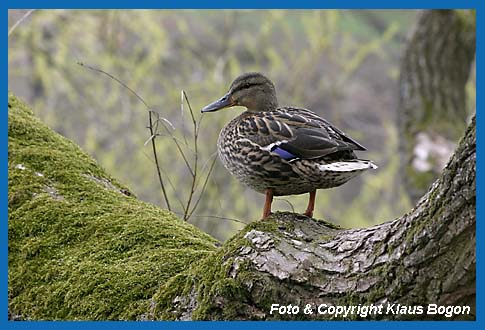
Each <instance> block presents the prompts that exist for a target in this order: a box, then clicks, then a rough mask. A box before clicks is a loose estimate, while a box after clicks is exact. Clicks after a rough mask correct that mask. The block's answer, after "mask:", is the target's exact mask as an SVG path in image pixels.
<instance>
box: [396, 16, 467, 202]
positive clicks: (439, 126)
mask: <svg viewBox="0 0 485 330" xmlns="http://www.w3.org/2000/svg"><path fill="white" fill-rule="evenodd" d="M474 58H475V12H474V11H472V10H428V11H424V12H423V13H422V15H421V17H420V18H419V21H418V23H417V26H416V29H415V32H414V34H413V35H412V38H411V39H410V40H409V43H408V46H407V49H406V51H405V53H404V56H403V59H402V64H401V77H400V82H399V93H400V99H399V111H398V127H399V132H400V143H401V145H400V154H401V159H402V162H401V164H402V168H401V171H400V172H401V174H402V181H403V184H404V187H405V190H406V191H407V193H408V195H409V197H410V199H411V201H412V202H413V204H414V203H416V201H417V200H418V199H419V198H420V197H421V196H422V195H423V194H424V193H425V192H426V190H427V189H428V187H429V185H430V184H431V183H432V182H433V181H434V180H435V179H436V178H437V177H438V176H439V175H440V173H441V171H442V169H443V167H444V165H445V164H446V162H447V161H448V159H449V156H450V155H451V154H452V152H453V150H454V149H455V146H456V143H457V142H458V139H459V138H460V137H461V136H462V134H463V132H464V131H465V128H466V121H467V116H468V114H467V110H466V91H465V86H466V83H467V81H468V77H469V74H470V69H471V67H472V64H473V61H474Z"/></svg>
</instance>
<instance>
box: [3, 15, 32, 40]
mask: <svg viewBox="0 0 485 330" xmlns="http://www.w3.org/2000/svg"><path fill="white" fill-rule="evenodd" d="M34 11H35V9H30V10H29V11H28V12H26V13H25V14H24V15H23V16H22V17H20V18H19V20H18V21H17V22H15V24H14V25H12V27H11V28H10V30H8V35H7V37H10V35H11V34H12V32H13V31H15V29H16V28H17V26H19V25H20V24H22V22H23V21H25V19H26V18H27V17H29V16H30V14H32V13H33V12H34Z"/></svg>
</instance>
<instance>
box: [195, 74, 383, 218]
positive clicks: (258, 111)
mask: <svg viewBox="0 0 485 330" xmlns="http://www.w3.org/2000/svg"><path fill="white" fill-rule="evenodd" d="M237 105H239V106H244V107H246V108H247V111H245V112H243V113H242V114H240V115H239V116H237V117H236V118H234V119H233V120H231V121H230V122H229V124H227V125H226V126H225V127H224V128H223V129H222V131H221V133H220V134H219V139H218V141H217V148H218V153H219V158H220V159H221V160H222V163H223V164H224V167H225V168H226V169H227V170H228V171H229V172H231V174H232V175H234V176H235V177H236V178H238V179H239V180H240V181H241V182H243V183H244V184H246V185H248V186H249V187H251V188H252V189H254V190H256V191H258V192H260V193H265V194H266V202H265V204H264V210H263V219H264V218H266V217H268V216H269V215H270V214H271V203H272V201H273V196H283V195H298V194H303V193H310V199H309V202H308V207H307V209H306V211H305V213H304V214H305V215H306V216H309V217H312V216H313V209H314V205H315V196H316V190H317V189H327V188H332V187H337V186H340V185H342V184H344V183H345V182H347V181H349V180H350V179H352V178H354V177H355V176H357V175H358V174H360V173H361V172H363V171H365V170H368V169H371V168H373V169H374V168H377V166H376V165H374V163H372V162H371V161H369V160H361V159H357V157H356V156H355V154H354V150H366V149H365V148H364V147H363V146H362V145H360V144H359V143H358V142H356V141H355V140H353V139H352V138H350V137H349V136H348V135H347V134H345V133H344V132H342V131H341V130H340V129H338V128H337V127H335V126H333V125H332V124H330V123H329V122H328V121H326V120H325V119H323V118H320V117H319V116H318V115H316V114H315V113H313V112H312V111H310V110H307V109H302V108H293V107H281V108H278V101H277V100H276V92H275V88H274V85H273V83H272V82H271V81H270V80H269V79H268V78H266V77H265V76H263V75H262V74H261V73H257V72H250V73H245V74H243V75H241V76H239V77H237V78H236V80H234V82H233V83H232V84H231V87H230V88H229V91H228V92H227V93H226V95H224V96H223V97H222V98H220V99H219V100H217V101H215V102H213V103H211V104H209V105H207V106H205V107H204V108H203V109H202V110H201V111H202V112H212V111H217V110H220V109H223V108H227V107H232V106H237Z"/></svg>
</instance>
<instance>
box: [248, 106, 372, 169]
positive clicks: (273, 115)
mask: <svg viewBox="0 0 485 330" xmlns="http://www.w3.org/2000/svg"><path fill="white" fill-rule="evenodd" d="M242 124H243V125H241V126H240V127H241V128H242V129H241V130H240V132H239V134H240V135H241V136H244V137H245V138H247V139H249V140H251V141H252V142H253V143H256V144H258V145H259V146H260V147H261V148H262V149H264V150H269V151H272V152H275V153H277V154H279V155H280V156H281V157H282V158H284V159H287V160H292V159H315V158H321V157H325V156H328V155H331V154H334V153H338V152H352V151H353V150H366V149H365V148H364V147H363V146H362V145H361V144H360V143H358V142H357V141H355V140H354V139H352V138H351V137H349V136H348V135H347V134H345V133H344V132H343V131H341V130H340V129H338V128H337V127H335V126H334V125H332V124H330V123H329V122H328V121H326V120H325V119H323V118H321V117H319V116H318V115H317V114H315V113H314V112H312V111H310V110H307V109H302V108H292V107H284V108H278V109H277V110H275V111H271V112H258V113H250V114H248V115H246V116H245V117H244V119H243V123H242ZM354 157H355V156H354Z"/></svg>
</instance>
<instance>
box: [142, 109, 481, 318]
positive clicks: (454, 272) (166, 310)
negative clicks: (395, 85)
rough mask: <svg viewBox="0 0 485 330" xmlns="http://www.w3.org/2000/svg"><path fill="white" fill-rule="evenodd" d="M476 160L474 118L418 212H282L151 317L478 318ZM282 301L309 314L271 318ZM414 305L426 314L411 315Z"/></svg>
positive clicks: (158, 304)
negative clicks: (339, 217) (382, 215)
mask: <svg viewBox="0 0 485 330" xmlns="http://www.w3.org/2000/svg"><path fill="white" fill-rule="evenodd" d="M475 159H476V153H475V119H474V118H473V120H472V123H471V124H470V125H469V127H468V129H467V131H466V135H465V137H464V138H463V139H462V141H461V143H460V145H459V147H458V148H457V150H456V152H455V154H454V155H453V157H452V159H451V160H450V162H449V163H448V165H447V166H446V168H445V170H444V171H443V173H442V175H441V177H440V178H439V179H438V180H437V181H436V182H435V183H434V184H433V185H432V187H431V189H430V190H429V191H428V193H427V194H426V195H425V196H424V197H423V198H422V199H421V200H420V201H419V203H418V204H417V206H416V207H415V208H414V209H413V210H412V211H411V212H410V213H409V214H406V215H404V216H402V217H401V218H398V219H395V220H393V221H389V222H386V223H384V224H381V225H377V226H374V227H371V228H364V229H350V230H346V229H341V228H336V227H335V226H333V225H331V224H329V223H326V222H323V221H318V220H314V219H309V218H307V217H304V216H299V215H295V214H290V213H277V214H275V215H274V216H272V217H271V218H269V219H267V220H265V221H259V222H256V223H253V224H251V225H249V226H248V227H247V228H246V229H245V230H243V231H242V232H241V233H240V234H238V235H237V236H236V237H235V238H233V239H232V240H230V241H229V242H227V243H226V244H225V245H224V246H223V247H222V249H221V250H220V251H218V252H217V253H216V254H215V255H212V256H210V257H208V258H207V259H205V260H203V261H201V262H200V263H199V264H198V265H197V266H195V267H192V268H191V269H190V270H189V271H186V272H184V273H181V274H179V275H177V276H175V277H174V278H172V280H171V281H169V282H168V283H167V284H166V285H165V286H163V287H162V288H161V289H160V290H159V292H158V294H157V295H156V296H155V298H154V302H155V303H154V310H152V312H151V317H152V318H163V319H167V318H168V319H182V320H183V319H280V318H283V319H314V318H318V319H328V318H332V317H330V316H329V315H319V314H318V313H314V314H313V315H305V314H304V313H303V308H304V306H305V305H306V304H313V305H314V306H319V305H321V304H327V305H333V306H351V305H354V306H358V305H359V304H362V305H370V304H374V305H383V306H384V307H383V313H382V314H376V315H368V316H367V317H366V318H367V319H369V318H375V319H425V320H428V319H474V318H475V260H476V257H475V206H476V202H475V196H476V193H475V173H476V170H475ZM272 304H280V305H289V304H292V305H293V306H295V305H298V306H299V307H300V313H299V314H297V315H278V314H274V313H273V314H270V311H271V306H272ZM392 304H395V305H392ZM398 304H400V306H399V305H398ZM429 304H437V305H443V306H445V305H446V306H470V314H466V315H462V314H459V315H453V316H452V317H446V316H444V315H429V314H427V312H428V309H427V308H428V305H429ZM388 306H391V307H392V306H393V307H392V310H391V311H389V310H388V309H387V308H388ZM402 306H404V307H402ZM413 306H422V308H423V310H422V314H419V313H418V314H410V311H413V310H414V307H413ZM399 307H400V308H401V309H399ZM402 308H406V311H403V310H402ZM409 308H410V309H409ZM396 310H400V311H401V313H397V314H396V313H395V311H396ZM314 311H315V310H314ZM417 311H418V312H419V309H418V310H417ZM345 318H347V319H349V318H350V319H359V318H361V317H360V316H359V315H355V314H351V315H348V316H347V317H345ZM339 319H341V318H339Z"/></svg>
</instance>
